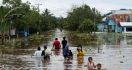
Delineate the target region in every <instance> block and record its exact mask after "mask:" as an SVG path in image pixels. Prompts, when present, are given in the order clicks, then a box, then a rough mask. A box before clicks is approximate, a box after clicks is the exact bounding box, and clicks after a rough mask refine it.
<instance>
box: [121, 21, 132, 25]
mask: <svg viewBox="0 0 132 70" xmlns="http://www.w3.org/2000/svg"><path fill="white" fill-rule="evenodd" d="M120 25H121V26H132V22H120Z"/></svg>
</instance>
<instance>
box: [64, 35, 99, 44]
mask: <svg viewBox="0 0 132 70" xmlns="http://www.w3.org/2000/svg"><path fill="white" fill-rule="evenodd" d="M67 36H68V41H69V42H70V44H72V45H73V46H77V45H78V44H82V45H91V44H92V45H96V44H97V42H98V38H97V36H96V35H94V34H93V35H92V34H85V33H72V32H71V33H68V34H67Z"/></svg>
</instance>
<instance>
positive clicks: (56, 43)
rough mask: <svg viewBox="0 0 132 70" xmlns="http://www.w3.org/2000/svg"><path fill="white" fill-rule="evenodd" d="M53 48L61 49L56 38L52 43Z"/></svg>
mask: <svg viewBox="0 0 132 70" xmlns="http://www.w3.org/2000/svg"><path fill="white" fill-rule="evenodd" d="M53 47H54V48H55V49H60V48H61V45H60V41H58V38H55V41H54V42H53Z"/></svg>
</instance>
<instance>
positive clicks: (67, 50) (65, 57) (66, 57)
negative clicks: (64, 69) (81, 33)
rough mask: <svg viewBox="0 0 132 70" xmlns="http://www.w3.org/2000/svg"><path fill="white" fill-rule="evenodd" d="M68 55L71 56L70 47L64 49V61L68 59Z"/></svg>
mask: <svg viewBox="0 0 132 70" xmlns="http://www.w3.org/2000/svg"><path fill="white" fill-rule="evenodd" d="M68 55H69V46H66V47H65V48H64V49H63V56H64V59H65V60H66V59H68Z"/></svg>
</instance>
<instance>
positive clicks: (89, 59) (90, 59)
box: [88, 57, 96, 70]
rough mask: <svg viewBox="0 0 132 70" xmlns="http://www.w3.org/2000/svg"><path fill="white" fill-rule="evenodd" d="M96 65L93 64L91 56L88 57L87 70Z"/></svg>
mask: <svg viewBox="0 0 132 70" xmlns="http://www.w3.org/2000/svg"><path fill="white" fill-rule="evenodd" d="M95 68H96V66H95V65H94V62H93V58H92V57H89V58H88V70H95Z"/></svg>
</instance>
